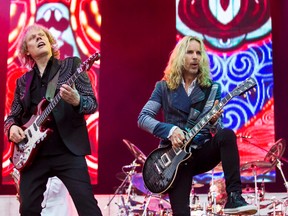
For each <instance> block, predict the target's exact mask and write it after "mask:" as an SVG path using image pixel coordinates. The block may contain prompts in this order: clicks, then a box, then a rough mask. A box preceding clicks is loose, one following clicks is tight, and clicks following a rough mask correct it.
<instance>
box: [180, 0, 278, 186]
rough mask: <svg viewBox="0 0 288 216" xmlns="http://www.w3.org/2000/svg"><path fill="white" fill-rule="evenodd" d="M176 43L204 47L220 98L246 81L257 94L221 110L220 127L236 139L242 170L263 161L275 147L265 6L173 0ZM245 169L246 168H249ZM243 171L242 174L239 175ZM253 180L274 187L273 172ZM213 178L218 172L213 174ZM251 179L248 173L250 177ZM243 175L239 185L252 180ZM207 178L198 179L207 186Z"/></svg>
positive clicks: (230, 0)
mask: <svg viewBox="0 0 288 216" xmlns="http://www.w3.org/2000/svg"><path fill="white" fill-rule="evenodd" d="M176 28H177V40H179V39H181V38H182V37H183V36H185V35H195V36H198V37H200V38H202V39H203V40H204V42H205V44H206V46H207V51H208V55H209V58H210V61H211V67H212V76H213V79H214V80H215V81H217V82H219V83H220V84H221V86H222V91H223V97H224V96H225V95H227V93H229V92H231V91H232V90H233V89H234V88H235V87H236V86H237V85H239V84H240V83H241V82H243V81H244V80H245V79H247V78H249V77H253V78H254V79H255V80H256V82H257V86H256V91H255V92H250V93H251V94H247V95H246V97H245V98H243V97H235V98H233V99H232V100H231V101H230V102H229V103H228V104H227V105H226V106H225V107H224V111H225V112H224V126H225V127H229V128H231V129H233V130H234V131H235V132H236V134H237V136H238V146H239V150H240V160H241V162H240V163H241V164H242V166H243V167H244V165H243V164H245V163H247V162H248V163H251V162H254V161H258V160H260V161H262V160H264V158H265V156H266V154H267V151H269V150H270V148H271V147H272V146H273V145H274V144H275V137H274V134H275V133H274V109H273V108H274V101H273V70H272V34H271V16H270V4H269V1H268V0H259V1H258V0H211V1H210V0H201V1H198V0H176ZM248 165H249V164H248ZM244 170H245V169H244ZM261 172H262V170H260V173H259V175H258V173H257V178H258V180H259V181H260V180H261V181H262V180H265V181H268V182H270V181H275V170H274V169H273V170H272V171H271V172H268V173H267V174H266V175H262V173H261ZM214 173H215V175H216V176H222V175H223V173H222V172H218V171H217V169H215V171H214ZM250 174H252V172H250ZM250 174H249V172H248V173H244V172H243V173H242V178H243V179H242V180H243V181H244V182H245V181H247V182H249V181H251V180H254V178H253V175H252V176H251V175H250ZM209 179H211V173H206V174H204V175H200V176H197V177H196V178H195V180H196V181H200V182H207V181H208V180H209Z"/></svg>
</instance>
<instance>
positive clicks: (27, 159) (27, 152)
mask: <svg viewBox="0 0 288 216" xmlns="http://www.w3.org/2000/svg"><path fill="white" fill-rule="evenodd" d="M99 59H100V54H99V53H94V54H93V55H92V56H90V57H89V58H88V59H87V60H86V61H84V62H83V63H82V64H80V66H79V67H78V68H77V71H76V72H75V73H74V74H73V75H72V76H71V77H70V78H69V79H68V80H67V82H66V84H67V85H69V86H71V85H72V84H73V83H74V82H75V80H76V79H78V78H79V77H80V75H81V73H82V72H84V71H88V70H89V69H90V68H91V67H92V65H93V63H94V62H95V61H97V60H99ZM60 100H61V96H60V93H59V92H58V93H57V94H56V96H55V97H54V98H53V100H52V101H51V102H49V101H48V100H46V99H43V100H42V101H40V103H39V104H38V106H37V109H36V112H35V114H34V115H33V116H32V117H31V118H30V120H29V121H28V122H27V123H26V124H25V125H23V126H22V127H21V128H22V129H23V130H24V133H25V137H26V138H25V139H24V140H22V141H21V142H20V143H12V154H11V158H10V159H11V161H12V163H13V165H14V167H15V168H16V169H17V170H22V169H24V168H26V167H27V166H28V165H30V164H31V163H32V161H33V158H34V156H35V155H36V152H37V149H38V147H39V145H40V144H41V143H42V142H43V141H44V140H45V139H46V138H47V137H48V136H49V134H51V133H52V130H51V129H49V128H46V127H45V123H47V122H48V121H49V115H50V113H51V111H52V110H53V109H54V108H55V107H56V105H57V104H58V102H59V101H60Z"/></svg>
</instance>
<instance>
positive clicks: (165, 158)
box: [161, 153, 171, 167]
mask: <svg viewBox="0 0 288 216" xmlns="http://www.w3.org/2000/svg"><path fill="white" fill-rule="evenodd" d="M161 161H162V163H163V164H164V166H165V167H167V166H169V165H170V164H171V160H170V158H169V156H168V155H167V153H165V154H163V155H162V156H161Z"/></svg>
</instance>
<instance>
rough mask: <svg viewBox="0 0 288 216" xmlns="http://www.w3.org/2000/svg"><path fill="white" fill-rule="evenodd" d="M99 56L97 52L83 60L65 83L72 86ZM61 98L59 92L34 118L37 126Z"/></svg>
mask: <svg viewBox="0 0 288 216" xmlns="http://www.w3.org/2000/svg"><path fill="white" fill-rule="evenodd" d="M99 58H100V54H99V53H94V54H93V55H92V56H90V57H89V58H88V59H87V60H86V61H85V62H83V63H82V64H81V65H80V66H79V67H78V68H77V72H76V73H74V74H73V75H72V76H71V77H70V78H69V79H68V80H67V81H66V84H67V85H69V86H72V84H73V83H74V82H75V80H76V79H78V77H79V76H80V75H81V73H82V72H84V71H87V70H89V69H90V67H91V66H92V64H93V62H94V61H96V60H98V59H99ZM60 100H61V96H60V92H58V93H57V94H56V96H55V97H54V98H53V100H52V101H51V102H50V103H49V104H48V106H47V107H46V108H45V109H44V110H43V112H42V113H41V115H40V116H39V118H38V119H37V120H36V124H37V126H40V125H41V124H42V123H43V122H44V121H45V120H46V119H47V117H48V116H49V115H50V113H51V112H52V110H53V109H54V108H55V107H56V105H57V104H58V102H59V101H60Z"/></svg>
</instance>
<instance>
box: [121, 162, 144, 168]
mask: <svg viewBox="0 0 288 216" xmlns="http://www.w3.org/2000/svg"><path fill="white" fill-rule="evenodd" d="M138 166H141V165H140V164H136V163H135V164H130V165H125V166H123V168H134V167H138Z"/></svg>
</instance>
